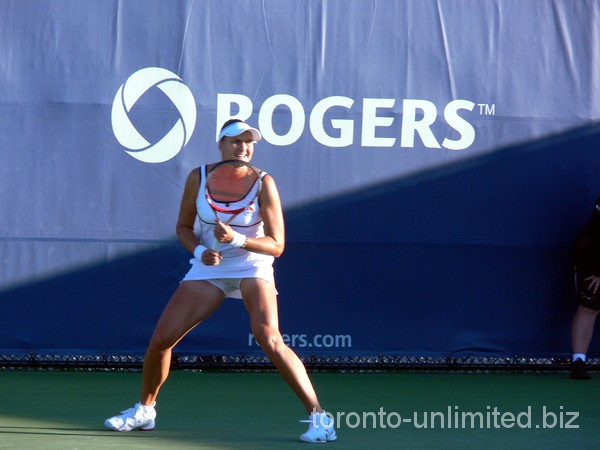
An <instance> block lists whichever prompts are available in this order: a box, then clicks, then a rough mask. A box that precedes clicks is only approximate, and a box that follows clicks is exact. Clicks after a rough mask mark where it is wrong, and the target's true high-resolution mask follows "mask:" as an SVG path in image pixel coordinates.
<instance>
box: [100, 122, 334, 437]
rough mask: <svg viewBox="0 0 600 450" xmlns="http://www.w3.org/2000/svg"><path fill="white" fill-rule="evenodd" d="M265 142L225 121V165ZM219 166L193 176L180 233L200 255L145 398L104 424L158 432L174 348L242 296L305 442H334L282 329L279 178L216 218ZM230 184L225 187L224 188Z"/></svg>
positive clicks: (177, 301) (165, 321)
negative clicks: (293, 404) (292, 397)
mask: <svg viewBox="0 0 600 450" xmlns="http://www.w3.org/2000/svg"><path fill="white" fill-rule="evenodd" d="M260 139H261V134H260V132H259V131H258V130H257V129H255V128H252V127H250V126H249V125H247V124H246V123H245V122H243V121H240V120H236V119H233V120H229V121H227V122H226V123H225V124H224V125H223V127H222V129H221V132H220V135H219V140H218V141H219V150H220V152H221V160H222V161H229V160H234V161H240V162H242V163H249V162H250V160H251V159H252V156H253V153H254V143H255V142H258V141H259V140H260ZM218 165H219V163H214V164H209V165H206V166H204V165H203V166H201V167H200V168H196V169H194V170H192V171H191V172H190V174H189V176H188V178H187V181H186V184H185V188H184V192H183V196H182V200H181V205H180V210H179V217H178V221H177V228H176V229H177V236H178V238H179V240H180V242H181V244H182V245H183V246H184V247H185V248H187V249H188V250H189V251H190V252H191V253H193V254H194V258H193V259H191V260H190V263H191V268H190V270H189V272H188V273H187V274H186V275H185V277H184V278H183V281H182V282H181V283H180V285H179V287H178V288H177V289H176V290H175V292H174V294H173V296H172V297H171V299H170V300H169V302H168V304H167V305H166V307H165V309H164V311H163V313H162V315H161V317H160V319H159V320H158V323H157V325H156V328H155V330H154V333H153V335H152V337H151V339H150V343H149V345H148V348H147V351H146V355H145V357H144V366H143V378H142V391H141V397H140V401H139V402H138V403H137V404H136V405H135V406H134V407H133V408H130V409H128V410H126V411H123V412H122V413H121V414H120V415H117V416H114V417H111V418H109V419H107V420H106V421H105V425H106V426H107V427H109V428H111V429H113V430H116V431H131V430H134V429H139V430H152V429H153V428H154V426H155V419H156V411H155V405H156V399H157V397H158V393H159V390H160V388H161V386H162V385H163V383H164V382H165V381H166V379H167V377H168V375H169V367H170V363H171V351H172V349H173V347H175V345H176V344H177V343H178V342H179V341H180V340H181V339H182V338H183V337H184V336H185V335H186V334H187V333H188V332H189V331H191V330H192V329H193V328H194V327H195V326H196V325H198V324H199V323H200V322H202V321H203V320H204V319H207V318H208V317H209V316H210V315H211V314H212V313H214V312H215V311H216V310H217V308H219V307H220V306H221V304H222V303H223V300H224V299H225V297H238V298H241V299H242V300H243V302H244V305H245V307H246V309H247V311H248V315H249V318H250V326H251V330H252V333H253V334H254V337H255V338H256V340H257V341H258V343H259V344H260V346H261V348H262V350H263V351H264V352H265V354H266V355H267V356H268V357H269V359H270V360H271V361H272V362H273V364H274V365H275V367H276V368H277V370H278V371H279V372H280V373H281V375H282V376H283V378H284V379H285V381H286V382H287V383H288V384H289V386H290V387H291V388H292V390H293V391H294V392H295V393H296V395H297V396H298V397H299V398H300V400H301V401H302V403H303V404H304V407H305V408H306V411H307V413H308V414H309V416H310V417H309V420H308V421H307V422H309V428H308V431H307V432H306V433H304V434H302V435H301V436H300V439H301V440H302V441H305V442H327V441H333V440H335V439H336V432H335V429H334V426H333V419H332V418H331V415H328V414H326V413H325V412H324V410H323V408H322V407H321V405H320V403H319V400H318V398H317V395H316V393H315V390H314V388H313V386H312V383H311V381H310V379H309V377H308V374H307V372H306V369H305V367H304V365H303V364H302V362H301V361H300V359H299V358H298V356H297V355H296V354H295V353H294V351H293V350H292V349H291V348H290V347H288V346H287V345H286V344H285V343H284V342H283V339H282V337H281V333H280V331H279V323H278V313H277V291H276V289H275V283H274V278H273V261H274V258H275V257H278V256H280V255H281V254H282V252H283V250H284V246H285V236H284V222H283V213H282V206H281V202H280V199H279V193H278V191H277V187H276V185H275V181H274V180H273V178H272V177H271V176H270V175H268V174H266V173H265V172H261V171H259V174H260V175H259V180H257V182H256V185H255V186H252V187H251V188H249V189H248V190H247V192H244V193H243V195H240V198H239V199H236V200H240V203H241V204H242V209H243V212H242V213H238V212H236V214H237V215H235V217H231V215H230V216H229V217H228V218H226V216H227V214H224V213H220V214H221V215H220V214H219V213H217V214H215V211H214V210H213V207H211V202H209V197H210V196H211V195H210V194H211V186H210V184H211V180H212V179H213V178H214V179H215V180H219V176H217V175H215V176H214V177H211V175H212V172H211V169H212V168H213V167H217V166H218ZM215 172H216V170H215ZM238 172H239V170H234V175H232V176H233V177H234V178H233V180H232V183H231V184H235V182H236V180H237V178H236V174H238ZM224 176H225V177H227V176H230V175H227V174H226V175H224ZM238 178H239V177H238ZM220 179H221V181H222V179H223V176H220ZM207 184H208V185H209V186H206V185H207ZM226 185H227V183H226V184H225V185H224V184H222V183H221V187H223V186H226ZM207 188H208V189H207ZM259 188H260V189H259ZM214 190H216V189H214ZM253 195H256V196H257V198H256V199H254V198H252V199H253V200H254V201H252V202H251V203H250V204H249V205H243V202H244V199H245V198H246V197H252V196H253ZM223 205H224V206H226V205H225V204H223ZM196 217H199V226H200V232H199V233H198V234H196V232H195V230H194V225H195V223H196ZM221 217H222V218H221ZM227 222H228V223H227Z"/></svg>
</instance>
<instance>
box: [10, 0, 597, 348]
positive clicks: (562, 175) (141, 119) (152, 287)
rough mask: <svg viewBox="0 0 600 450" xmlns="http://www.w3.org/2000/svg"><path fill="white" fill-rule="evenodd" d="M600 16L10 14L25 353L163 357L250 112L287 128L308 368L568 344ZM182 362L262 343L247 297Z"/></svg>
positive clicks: (587, 185) (292, 10)
mask: <svg viewBox="0 0 600 450" xmlns="http://www.w3.org/2000/svg"><path fill="white" fill-rule="evenodd" d="M599 14H600V1H586V2H576V3H575V2H571V1H568V0H562V1H561V0H553V1H550V0H548V1H545V0H544V1H542V0H539V1H537V0H536V1H530V2H505V1H500V0H495V1H494V0H485V1H468V0H467V1H461V2H437V1H433V0H418V1H417V0H414V1H410V0H409V1H387V2H379V1H375V0H360V1H359V0H338V1H328V2H324V1H323V2H321V1H284V2H282V1H279V0H277V1H275V0H274V1H269V0H266V1H254V0H239V1H229V2H227V4H226V6H225V4H224V3H223V2H219V1H204V2H197V1H193V0H190V1H179V2H162V1H158V0H156V1H155V0H144V1H134V0H130V1H116V0H114V1H99V0H98V1H85V2H81V1H78V0H64V1H62V2H52V1H49V0H41V1H40V0H35V1H34V0H20V1H3V2H0V174H1V175H0V190H1V192H2V193H3V195H2V196H0V256H1V259H0V261H1V264H2V265H1V270H0V353H1V354H6V353H10V354H15V353H17V354H20V353H29V352H38V353H48V352H50V353H57V354H98V353H114V354H136V355H139V354H143V351H144V349H145V345H146V343H147V340H148V338H149V336H150V334H151V332H152V328H153V326H154V323H155V321H156V319H157V318H158V316H159V315H160V312H161V310H162V308H163V306H164V305H165V303H166V301H167V300H168V298H169V296H170V295H171V293H172V292H173V290H174V289H175V288H176V286H177V284H178V282H179V280H180V279H181V278H182V276H183V274H184V273H185V272H186V271H187V269H188V260H189V257H190V255H189V254H188V253H187V252H186V251H185V250H184V249H183V248H182V247H181V246H180V245H179V244H178V242H177V241H176V238H175V234H174V227H175V221H176V216H177V209H178V206H179V200H180V196H181V192H182V189H183V183H184V181H185V177H186V175H187V173H188V172H189V171H190V170H191V169H192V168H193V167H196V166H197V165H199V164H201V163H204V162H210V161H213V160H215V159H218V152H217V146H216V142H215V137H216V130H217V129H218V128H219V127H220V125H221V123H222V122H223V121H224V120H225V119H227V118H228V117H230V116H235V117H240V118H243V119H246V120H248V121H249V122H250V123H252V124H253V125H257V126H258V127H260V129H261V131H262V132H263V135H264V140H263V141H261V142H260V143H259V144H258V145H257V147H256V156H255V160H254V162H255V163H256V164H257V165H258V166H259V167H262V168H264V169H266V170H267V171H268V172H270V173H271V174H272V175H273V176H274V177H275V179H276V181H277V183H278V187H279V190H280V193H281V197H282V201H283V203H284V208H285V214H286V226H287V247H286V252H285V253H284V255H283V256H282V257H281V258H279V259H278V260H277V261H276V279H277V285H278V290H279V291H280V310H281V328H282V332H283V333H284V337H285V339H286V340H288V342H289V344H290V345H291V346H292V347H294V348H295V349H296V350H297V351H298V352H299V353H300V354H304V355H309V354H318V355H377V354H402V355H446V354H453V355H494V356H513V355H524V356H551V355H563V354H567V353H569V351H570V342H569V326H570V319H571V316H572V313H573V311H574V304H573V302H572V298H571V278H570V252H571V246H572V244H573V241H574V238H575V235H576V234H577V232H578V230H579V229H580V227H582V226H583V224H584V223H585V221H586V220H587V218H588V216H589V214H590V212H591V207H592V205H593V201H594V200H595V198H596V196H597V195H598V194H599V193H600V181H599V178H598V173H600V170H599V169H600V157H598V150H599V144H598V142H600V140H599V131H600V129H599V128H598V127H599V126H598V125H596V122H597V120H598V118H599V117H600V101H599V100H600V95H599V93H600V77H598V72H597V67H598V66H599V62H600V53H599V49H600V42H599V41H598V39H599V38H598V33H597V32H596V29H597V27H598V24H599V23H600V20H599V19H600V17H599ZM532 24H535V29H536V32H535V33H532V32H531V28H532ZM597 349H598V344H594V346H593V348H592V350H593V351H597ZM178 350H179V351H180V352H183V353H201V354H240V353H244V354H258V353H260V351H259V348H258V346H257V345H256V343H255V342H254V341H253V339H252V337H251V336H250V331H249V326H248V324H247V318H246V315H245V312H244V309H243V306H242V305H241V303H240V302H238V301H236V300H227V302H226V304H225V305H224V307H223V308H222V309H221V310H219V311H218V312H217V313H216V314H215V315H214V316H213V317H212V318H211V319H210V320H209V321H207V322H206V323H205V324H203V325H202V326H201V327H200V328H199V329H197V330H195V331H194V332H193V333H192V334H191V335H190V336H188V338H187V339H186V340H185V341H183V342H182V343H181V344H180V346H179V348H178Z"/></svg>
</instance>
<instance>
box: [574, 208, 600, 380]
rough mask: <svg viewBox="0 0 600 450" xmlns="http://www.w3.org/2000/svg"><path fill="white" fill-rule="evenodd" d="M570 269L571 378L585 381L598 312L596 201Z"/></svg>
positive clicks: (599, 223)
mask: <svg viewBox="0 0 600 450" xmlns="http://www.w3.org/2000/svg"><path fill="white" fill-rule="evenodd" d="M573 269H574V277H575V293H576V296H577V303H578V306H577V311H576V312H575V316H574V317H573V322H572V323H571V346H572V349H573V357H572V362H571V378H573V379H577V380H589V379H590V378H591V376H590V374H589V372H588V370H587V368H586V358H587V352H588V348H589V346H590V342H591V340H592V335H593V333H594V325H595V323H596V317H598V312H600V197H598V199H597V200H596V204H595V205H594V210H593V212H592V217H591V218H590V220H589V221H588V223H587V224H586V225H585V226H584V227H583V229H582V230H581V232H580V233H579V235H578V236H577V240H576V243H575V249H574V254H573Z"/></svg>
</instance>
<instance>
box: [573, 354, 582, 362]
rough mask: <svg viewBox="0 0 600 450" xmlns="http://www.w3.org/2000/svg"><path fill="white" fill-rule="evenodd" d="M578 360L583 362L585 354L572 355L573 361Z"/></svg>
mask: <svg viewBox="0 0 600 450" xmlns="http://www.w3.org/2000/svg"><path fill="white" fill-rule="evenodd" d="M578 359H580V360H582V361H583V362H585V354H584V353H573V361H577V360H578Z"/></svg>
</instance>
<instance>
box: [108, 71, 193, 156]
mask: <svg viewBox="0 0 600 450" xmlns="http://www.w3.org/2000/svg"><path fill="white" fill-rule="evenodd" d="M155 86H156V87H157V88H159V89H160V90H161V91H163V92H164V93H165V95H167V97H169V99H171V101H172V102H173V105H174V106H175V107H176V108H177V110H178V111H179V116H180V118H179V120H178V121H177V123H175V125H173V128H171V130H170V131H169V132H168V133H167V134H166V135H165V136H164V137H163V138H162V139H161V140H160V141H158V142H156V143H155V144H151V143H150V142H148V141H147V140H146V139H145V138H144V137H143V136H142V135H141V134H140V133H139V132H138V130H137V129H136V128H135V126H134V125H133V124H132V123H131V120H130V119H129V116H128V112H129V111H131V108H133V106H134V105H135V103H136V102H137V101H138V100H139V99H140V97H142V96H143V95H144V94H145V93H146V91H148V90H149V89H150V88H152V87H155ZM111 121H112V128H113V133H114V134H115V137H116V138H117V140H118V141H119V143H120V144H121V145H122V146H123V147H125V148H127V149H129V150H131V151H127V150H126V152H127V153H128V154H129V155H131V156H133V157H134V158H135V159H138V160H140V161H143V162H146V163H161V162H165V161H168V160H169V159H171V158H173V157H175V156H176V155H177V154H178V153H179V152H180V151H181V149H182V148H183V147H185V145H186V144H187V143H188V142H189V140H190V138H191V137H192V133H193V131H194V127H195V126H196V102H195V101H194V96H193V95H192V92H191V91H190V89H189V88H188V87H187V86H186V85H185V84H183V82H182V81H181V78H179V77H178V76H177V75H175V74H174V73H173V72H170V71H169V70H166V69H162V68H160V67H146V68H145V69H140V70H138V71H137V72H135V73H134V74H132V75H131V76H130V77H129V78H128V79H127V80H126V81H125V83H123V84H122V85H121V87H120V88H119V90H118V91H117V95H115V100H114V101H113V106H112V115H111Z"/></svg>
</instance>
